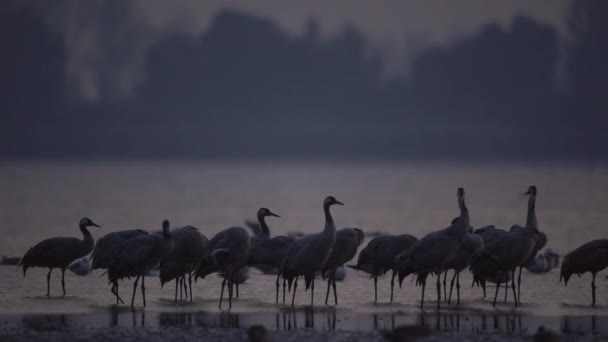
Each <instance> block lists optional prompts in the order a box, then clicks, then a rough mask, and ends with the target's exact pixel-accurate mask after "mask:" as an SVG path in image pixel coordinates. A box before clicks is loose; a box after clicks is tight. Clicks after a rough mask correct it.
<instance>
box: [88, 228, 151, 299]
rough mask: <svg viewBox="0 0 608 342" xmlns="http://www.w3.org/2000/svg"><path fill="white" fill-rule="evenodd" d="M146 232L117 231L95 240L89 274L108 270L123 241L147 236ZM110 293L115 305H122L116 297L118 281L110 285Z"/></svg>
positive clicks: (137, 230) (136, 230) (139, 230)
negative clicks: (114, 298) (113, 296)
mask: <svg viewBox="0 0 608 342" xmlns="http://www.w3.org/2000/svg"><path fill="white" fill-rule="evenodd" d="M147 234H148V232H146V231H145V230H141V229H129V230H119V231H115V232H111V233H108V234H106V235H104V236H103V237H101V238H99V239H98V240H97V243H96V244H95V248H94V249H93V253H91V269H90V272H93V270H96V269H106V270H107V269H108V268H109V267H110V264H111V263H112V260H113V259H114V258H115V257H116V255H117V254H118V252H120V250H121V249H122V245H123V243H124V242H125V241H128V240H131V239H133V238H136V237H138V236H142V235H147ZM111 291H112V293H113V294H114V295H115V297H116V304H118V303H119V302H121V303H124V302H123V300H122V298H120V296H119V295H118V281H116V282H114V283H113V284H112V289H111Z"/></svg>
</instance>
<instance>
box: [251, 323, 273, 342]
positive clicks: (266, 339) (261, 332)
mask: <svg viewBox="0 0 608 342" xmlns="http://www.w3.org/2000/svg"><path fill="white" fill-rule="evenodd" d="M247 337H249V341H250V342H270V341H272V334H271V333H270V332H269V331H268V329H266V327H264V326H263V325H259V324H255V325H252V326H250V327H249V328H248V329H247Z"/></svg>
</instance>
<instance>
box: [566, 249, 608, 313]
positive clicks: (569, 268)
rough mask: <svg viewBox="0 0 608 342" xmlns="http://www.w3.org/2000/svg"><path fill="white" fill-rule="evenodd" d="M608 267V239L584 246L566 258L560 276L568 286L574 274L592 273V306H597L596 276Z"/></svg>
mask: <svg viewBox="0 0 608 342" xmlns="http://www.w3.org/2000/svg"><path fill="white" fill-rule="evenodd" d="M606 267H608V239H599V240H593V241H590V242H587V243H585V244H583V245H582V246H580V247H578V248H577V249H575V250H573V251H572V252H570V253H568V254H566V256H564V260H563V261H562V267H561V271H560V275H559V280H560V282H561V281H562V279H563V281H564V285H565V286H568V280H570V277H571V276H572V275H573V274H576V275H578V276H580V275H582V274H583V273H587V272H591V275H592V276H593V278H592V280H591V298H592V302H591V306H595V289H596V286H595V276H596V275H597V273H598V272H600V271H602V270H603V269H605V268H606Z"/></svg>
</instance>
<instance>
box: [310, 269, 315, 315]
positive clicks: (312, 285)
mask: <svg viewBox="0 0 608 342" xmlns="http://www.w3.org/2000/svg"><path fill="white" fill-rule="evenodd" d="M314 298H315V276H314V275H313V276H312V282H311V283H310V307H311V308H312V307H313V301H314Z"/></svg>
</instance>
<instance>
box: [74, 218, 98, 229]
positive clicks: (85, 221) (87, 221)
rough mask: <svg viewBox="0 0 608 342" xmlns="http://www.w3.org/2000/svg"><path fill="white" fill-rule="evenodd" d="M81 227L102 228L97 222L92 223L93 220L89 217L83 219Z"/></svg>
mask: <svg viewBox="0 0 608 342" xmlns="http://www.w3.org/2000/svg"><path fill="white" fill-rule="evenodd" d="M79 225H80V226H81V227H97V228H101V226H99V225H97V224H96V223H95V222H93V221H91V219H90V218H88V217H83V218H81V219H80V223H79Z"/></svg>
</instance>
